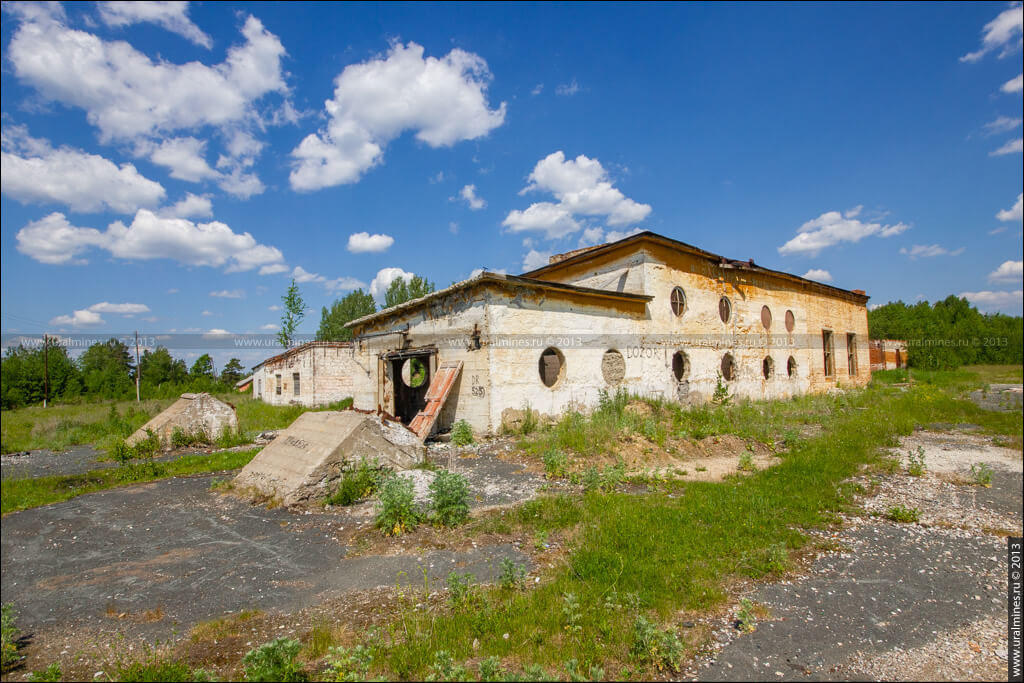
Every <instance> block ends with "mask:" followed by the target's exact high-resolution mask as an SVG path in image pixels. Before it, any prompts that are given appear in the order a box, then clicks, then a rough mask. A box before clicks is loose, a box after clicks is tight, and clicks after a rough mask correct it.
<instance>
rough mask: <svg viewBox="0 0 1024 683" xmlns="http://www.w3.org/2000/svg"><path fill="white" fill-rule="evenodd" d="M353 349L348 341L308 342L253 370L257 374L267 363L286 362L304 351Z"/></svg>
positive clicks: (271, 358)
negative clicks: (285, 360)
mask: <svg viewBox="0 0 1024 683" xmlns="http://www.w3.org/2000/svg"><path fill="white" fill-rule="evenodd" d="M351 347H352V342H347V341H345V342H336V341H311V342H306V343H305V344H300V345H299V346H295V347H293V348H290V349H288V350H287V351H285V352H284V353H279V354H277V355H276V356H271V357H270V358H267V359H266V360H264V361H261V362H260V363H257V364H256V365H254V366H252V369H253V372H255V371H256V369H257V368H261V367H263V366H264V365H266V364H267V363H275V362H277V361H279V360H284V359H285V358H290V357H291V356H294V355H296V354H298V353H302V352H304V351H308V350H309V349H348V348H351ZM250 379H251V378H250Z"/></svg>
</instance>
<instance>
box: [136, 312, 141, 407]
mask: <svg viewBox="0 0 1024 683" xmlns="http://www.w3.org/2000/svg"><path fill="white" fill-rule="evenodd" d="M141 378H142V366H141V365H139V331H138V330H135V402H136V403H141V402H142V398H141V397H140V395H139V380H140V379H141Z"/></svg>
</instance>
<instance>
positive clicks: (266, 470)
mask: <svg viewBox="0 0 1024 683" xmlns="http://www.w3.org/2000/svg"><path fill="white" fill-rule="evenodd" d="M425 457H426V448H425V447H424V445H423V444H422V443H421V442H420V440H419V439H418V438H417V437H416V435H415V434H413V433H412V432H411V431H409V430H408V429H407V428H406V427H405V426H404V425H402V424H399V423H397V422H391V421H389V420H384V419H381V418H380V417H378V416H377V415H373V414H367V413H362V412H359V411H355V410H346V411H340V412H339V411H323V412H310V413H303V414H302V415H300V416H299V417H298V419H296V420H295V422H293V423H292V424H291V426H290V427H288V428H287V429H285V430H284V431H282V432H281V433H280V434H278V435H277V438H276V439H274V441H273V442H272V443H271V444H270V445H269V446H267V447H266V448H264V449H263V451H261V452H260V454H259V455H257V456H256V457H255V458H253V459H252V461H251V462H250V463H249V464H248V465H246V466H245V467H244V468H243V469H242V471H241V472H240V473H239V474H238V476H237V477H235V479H234V482H233V483H234V486H235V488H236V489H240V490H255V491H256V492H259V493H260V494H261V495H265V496H270V497H273V498H279V499H280V500H281V502H282V504H284V505H298V504H302V503H306V502H309V501H312V500H316V499H319V498H324V497H326V496H327V495H328V494H329V493H330V491H331V489H332V488H333V485H334V484H335V483H336V482H337V481H338V480H339V479H341V476H342V474H343V473H344V472H345V471H346V470H348V469H352V468H354V467H355V466H356V465H358V464H359V462H360V461H362V460H366V461H368V462H376V463H377V464H378V465H379V466H381V467H388V468H391V469H395V470H405V469H409V468H411V467H414V466H416V465H418V464H420V463H421V462H423V461H424V459H425Z"/></svg>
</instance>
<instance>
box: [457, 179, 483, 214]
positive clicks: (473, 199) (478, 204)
mask: <svg viewBox="0 0 1024 683" xmlns="http://www.w3.org/2000/svg"><path fill="white" fill-rule="evenodd" d="M459 196H460V197H462V198H463V199H465V200H466V203H467V204H469V208H470V209H472V210H473V211H479V210H480V209H482V208H484V207H485V206H487V202H486V201H485V200H483V199H482V198H480V197H478V196H476V185H465V186H463V188H462V190H460V191H459Z"/></svg>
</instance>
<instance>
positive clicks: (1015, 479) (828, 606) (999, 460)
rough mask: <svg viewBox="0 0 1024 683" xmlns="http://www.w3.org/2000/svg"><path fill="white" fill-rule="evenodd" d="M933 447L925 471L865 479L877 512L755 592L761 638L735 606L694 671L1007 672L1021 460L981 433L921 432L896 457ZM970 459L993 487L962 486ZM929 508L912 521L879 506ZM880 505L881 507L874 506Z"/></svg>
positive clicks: (790, 675)
mask: <svg viewBox="0 0 1024 683" xmlns="http://www.w3.org/2000/svg"><path fill="white" fill-rule="evenodd" d="M918 447H921V448H923V449H924V453H925V467H926V469H925V473H924V475H923V476H920V477H911V476H909V475H907V474H906V472H905V471H904V472H900V473H896V474H893V475H887V476H884V477H875V478H871V477H863V478H862V482H861V483H862V484H864V485H865V487H868V490H869V491H870V494H869V497H868V498H867V499H866V500H864V501H863V506H864V508H865V510H866V511H867V514H865V515H861V516H850V517H846V518H845V519H844V525H843V528H842V530H841V531H838V532H829V533H822V534H821V536H822V540H823V541H826V542H827V546H828V547H831V548H835V550H833V551H829V552H824V553H822V554H821V555H819V556H818V557H817V559H816V560H815V561H814V562H813V564H812V565H811V567H810V568H809V570H808V571H807V573H806V574H805V575H803V576H801V577H799V578H796V579H794V580H790V581H782V582H778V583H774V584H767V585H760V586H756V587H752V588H751V589H750V590H748V591H746V595H745V596H744V597H745V598H747V599H749V600H751V601H752V602H753V603H754V604H755V605H757V606H758V607H759V610H758V611H759V612H760V613H761V614H762V617H761V618H760V620H759V623H758V624H757V628H756V630H755V631H754V632H753V633H747V634H742V633H740V631H738V630H737V628H736V627H735V623H736V612H737V611H738V609H739V605H736V606H734V608H733V610H732V611H731V612H730V614H728V615H726V616H723V617H719V618H717V619H715V620H713V621H711V623H710V626H712V628H713V629H714V631H713V636H714V639H713V641H712V643H711V645H710V646H709V648H708V651H707V652H706V653H704V655H702V656H701V657H699V658H698V659H697V660H696V661H695V662H694V663H693V666H692V667H691V668H690V669H689V670H688V671H687V672H686V676H687V677H688V678H693V679H700V680H767V679H772V680H794V679H801V680H803V679H809V680H992V679H998V678H1002V677H1005V675H1006V651H1007V641H1006V589H1005V582H1006V567H1005V561H1006V560H1005V557H1006V540H1005V538H1003V537H1002V536H1001V535H999V534H994V533H992V532H993V530H997V531H998V530H1003V531H1011V532H1012V533H1014V534H1015V535H1021V533H1022V531H1021V504H1022V499H1021V489H1022V485H1024V477H1022V472H1021V455H1020V453H1018V452H1014V451H1011V450H1008V449H1002V448H996V447H994V446H993V445H992V443H991V440H990V439H987V438H985V437H981V436H977V435H969V434H957V433H943V434H936V433H929V432H917V433H915V434H914V435H912V436H910V437H908V438H907V439H905V440H904V441H903V442H902V443H901V446H900V448H899V449H897V451H896V453H895V454H896V455H899V456H900V457H901V458H902V459H903V462H904V463H906V461H907V454H908V453H913V454H915V455H916V454H917V453H918V451H917V449H918ZM974 463H986V464H988V465H989V466H990V467H992V469H993V471H994V476H993V481H992V487H991V488H990V489H986V488H982V487H977V486H972V485H970V484H967V483H954V482H956V481H962V477H963V474H964V473H965V472H966V473H969V472H970V466H971V465H972V464H974ZM896 504H900V505H904V506H906V507H917V508H919V509H920V514H921V520H920V522H919V523H916V524H898V523H895V522H890V521H888V520H886V519H885V518H884V517H883V516H881V515H880V514H879V513H882V512H884V511H885V510H887V509H888V508H889V507H891V506H893V505H896ZM872 513H873V514H872Z"/></svg>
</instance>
